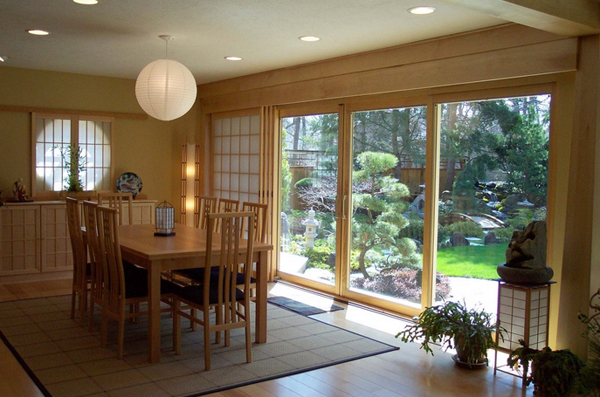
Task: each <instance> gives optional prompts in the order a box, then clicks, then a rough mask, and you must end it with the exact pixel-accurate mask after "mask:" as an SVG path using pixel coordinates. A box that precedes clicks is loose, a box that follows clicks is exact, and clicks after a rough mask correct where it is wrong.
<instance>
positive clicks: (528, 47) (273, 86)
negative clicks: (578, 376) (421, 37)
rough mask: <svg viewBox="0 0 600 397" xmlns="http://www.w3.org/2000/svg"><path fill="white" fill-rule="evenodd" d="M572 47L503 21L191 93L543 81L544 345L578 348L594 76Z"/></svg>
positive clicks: (272, 101) (355, 97) (418, 91)
mask: <svg viewBox="0 0 600 397" xmlns="http://www.w3.org/2000/svg"><path fill="white" fill-rule="evenodd" d="M596 39H597V38H596ZM594 43H596V42H595V41H594V39H593V38H592V39H591V41H590V39H589V38H586V39H585V44H586V45H585V46H583V48H584V49H583V50H584V51H586V54H589V56H590V57H592V58H593V57H597V56H598V53H597V46H598V45H597V43H596V44H594ZM581 48H582V47H580V43H579V41H578V39H577V38H566V37H561V36H556V35H552V34H549V33H545V32H541V31H539V30H535V29H531V28H527V27H524V26H519V25H508V26H501V27H497V28H492V29H485V30H482V31H478V32H473V33H469V34H462V35H456V36H451V37H447V38H440V39H437V40H429V41H425V42H422V43H414V44H411V45H406V46H400V47H396V48H390V49H386V50H381V51H373V52H369V53H364V54H357V55H355V56H349V57H343V58H339V59H335V60H330V61H324V62H318V63H314V64H310V65H301V66H297V67H292V68H288V69H282V70H276V71H271V72H268V73H262V74H257V75H253V76H246V77H241V78H237V79H231V80H227V81H222V82H217V83H211V84H207V85H205V86H200V87H199V95H200V96H201V103H202V105H203V113H205V114H207V115H209V114H210V113H212V112H223V111H231V110H237V109H249V108H254V107H260V106H262V107H264V108H270V107H272V106H275V108H277V107H279V106H281V105H289V104H295V105H301V104H302V105H303V106H304V105H306V106H309V105H310V104H311V103H317V102H320V103H345V104H351V103H353V102H357V101H371V102H376V103H380V104H383V105H382V106H386V105H385V103H390V101H394V100H396V101H398V100H402V99H403V98H411V97H426V98H429V99H428V100H431V101H434V100H465V99H469V98H467V97H464V95H481V93H484V94H483V95H486V94H488V95H490V97H497V96H495V95H502V93H512V94H511V95H514V93H515V92H518V90H519V89H521V88H522V87H525V86H527V85H531V84H539V85H540V86H544V88H543V89H544V90H547V89H548V87H550V90H551V92H552V94H553V108H552V127H551V128H552V131H551V140H552V141H551V149H550V150H551V159H550V162H551V164H550V175H549V179H550V182H549V184H550V186H549V187H550V189H549V219H548V224H549V247H548V248H549V261H550V265H551V266H552V267H553V268H554V270H555V277H554V281H557V284H555V285H554V286H553V287H552V294H553V295H552V302H551V313H552V314H551V322H550V324H551V333H550V345H551V346H552V347H553V348H571V349H572V350H574V351H576V352H577V353H579V354H581V355H585V353H586V343H585V340H584V339H583V338H581V336H580V331H581V330H582V326H581V324H579V323H578V320H577V311H578V310H585V309H586V301H587V298H588V297H589V296H590V294H591V293H592V292H594V291H595V290H596V289H597V288H598V287H600V285H598V286H595V287H594V286H591V287H588V286H590V285H592V284H593V282H594V280H596V281H597V280H598V279H599V274H600V265H599V264H598V263H594V262H593V261H592V245H593V240H592V236H593V235H596V236H597V235H598V231H599V230H600V225H597V222H596V223H593V222H592V216H591V215H592V214H594V211H593V210H594V196H593V193H591V190H592V189H589V188H583V186H584V185H585V183H587V184H588V185H587V186H593V185H594V181H595V180H597V179H598V177H596V176H595V175H594V169H595V167H596V166H595V158H596V157H598V156H596V155H595V145H596V143H595V139H594V138H595V134H596V131H597V129H598V126H597V121H596V117H595V113H596V112H597V111H598V109H599V106H598V99H597V98H596V94H595V93H594V89H595V88H596V87H597V81H596V79H597V78H596V79H592V80H590V79H589V77H590V76H589V75H586V74H583V75H582V73H581V71H580V70H578V61H579V60H580V59H581V56H582V53H581V52H580V51H581ZM590 51H591V53H590ZM596 61H597V60H596ZM590 70H593V69H590ZM596 70H597V69H596ZM586 73H588V72H586ZM596 74H597V73H596ZM582 79H583V80H582ZM577 81H588V82H589V83H588V87H592V88H594V89H592V90H590V91H586V92H584V91H583V87H585V86H586V85H585V83H584V84H581V83H577ZM473 91H478V92H479V93H478V94H477V93H476V94H473ZM479 98H481V97H479ZM334 101H335V102H334ZM582 103H585V104H586V106H585V108H584V107H582V106H581V105H582ZM590 112H592V113H593V117H592V115H590V114H589V113H590ZM571 148H572V149H571ZM275 166H276V165H275ZM575 175H578V176H579V177H578V178H577V180H575V179H574V176H575ZM596 185H597V183H596ZM273 191H274V192H276V191H277V189H276V188H273ZM267 194H268V193H267ZM274 194H275V193H274ZM275 201H276V200H275ZM596 218H597V217H596ZM595 256H596V257H597V256H598V254H597V253H596V255H595ZM559 322H560V324H561V325H560V327H559Z"/></svg>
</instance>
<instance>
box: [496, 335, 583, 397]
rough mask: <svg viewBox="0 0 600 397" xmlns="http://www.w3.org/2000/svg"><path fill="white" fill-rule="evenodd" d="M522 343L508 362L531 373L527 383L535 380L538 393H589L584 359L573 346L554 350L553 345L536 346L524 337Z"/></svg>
mask: <svg viewBox="0 0 600 397" xmlns="http://www.w3.org/2000/svg"><path fill="white" fill-rule="evenodd" d="M519 343H520V344H521V347H518V348H517V349H515V350H513V351H512V352H511V353H510V355H509V356H508V365H510V366H511V367H513V368H519V367H520V368H521V371H522V373H523V374H527V375H526V376H527V378H526V384H527V385H529V384H531V383H533V385H534V388H535V389H534V393H535V394H538V395H540V396H542V397H566V396H570V395H572V394H573V393H585V390H584V387H583V384H582V382H581V380H582V377H581V373H582V370H583V368H584V363H583V361H581V359H580V358H579V357H578V356H577V355H576V354H575V353H573V352H571V351H570V350H569V349H563V350H552V349H551V348H549V347H544V348H543V349H541V350H537V349H532V348H530V347H529V346H527V344H526V343H525V341H524V340H522V339H521V340H519ZM530 366H531V373H529V367H530Z"/></svg>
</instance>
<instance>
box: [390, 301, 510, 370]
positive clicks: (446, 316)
mask: <svg viewBox="0 0 600 397" xmlns="http://www.w3.org/2000/svg"><path fill="white" fill-rule="evenodd" d="M494 332H499V336H500V337H502V330H501V328H500V327H498V326H497V324H496V323H495V321H494V320H493V316H492V315H491V314H490V313H487V312H486V311H485V310H478V309H467V307H466V304H465V303H464V302H463V303H460V302H450V301H449V302H444V303H443V304H440V305H436V306H431V307H427V308H426V309H425V310H424V311H423V312H422V313H421V314H420V315H419V316H418V317H417V318H416V322H415V324H413V325H410V326H408V327H406V328H405V329H404V330H403V331H401V332H398V334H397V335H396V338H400V339H401V340H402V341H403V342H413V341H415V340H418V341H419V342H420V343H421V348H422V349H424V350H425V351H426V352H427V353H431V355H433V350H432V349H431V346H430V343H437V342H439V343H440V344H441V345H442V347H445V350H448V349H453V348H455V349H456V353H457V354H456V356H455V357H454V360H455V361H456V363H457V364H458V365H464V366H467V367H468V368H474V367H482V366H486V365H487V363H488V360H487V352H488V349H493V348H496V347H497V345H496V342H495V340H494Z"/></svg>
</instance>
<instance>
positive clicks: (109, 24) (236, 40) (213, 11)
mask: <svg viewBox="0 0 600 397" xmlns="http://www.w3.org/2000/svg"><path fill="white" fill-rule="evenodd" d="M99 1H100V2H99V4H98V5H95V6H85V5H78V4H75V3H73V1H72V0H43V1H42V0H0V56H7V57H8V59H7V61H6V62H3V63H1V62H0V67H18V68H29V69H42V70H52V71H63V72H72V73H83V74H91V75H101V76H111V77H123V78H130V79H135V78H136V77H137V75H138V73H139V72H140V70H141V69H142V68H143V67H144V66H145V65H146V64H148V63H149V62H151V61H154V60H156V59H159V58H164V57H165V52H166V43H165V42H164V41H163V40H161V39H159V38H158V36H159V35H164V34H167V35H171V36H173V40H171V41H170V42H169V44H168V45H169V50H168V57H169V58H170V59H174V60H177V61H179V62H181V63H183V64H184V65H185V66H187V67H188V68H189V69H190V70H191V71H192V73H193V74H194V76H195V78H196V81H197V83H198V84H202V83H208V82H212V81H218V80H223V79H227V78H232V77H238V76H243V75H248V74H253V73H258V72H263V71H267V70H272V69H279V68H284V67H289V66H293V65H298V64H303V63H308V62H315V61H319V60H324V59H329V58H335V57H339V56H344V55H349V54H354V53H359V52H363V51H368V50H375V49H380V48H385V47H391V46H396V45H400V44H406V43H411V42H415V41H420V40H426V39H430V38H434V37H439V36H444V35H449V34H454V33H460V32H466V31H470V30H474V29H479V28H485V27H489V26H494V25H498V24H503V23H506V22H507V21H505V20H502V19H499V18H494V17H491V16H488V15H486V14H483V13H480V12H477V11H473V10H471V9H467V8H463V7H461V6H459V5H451V4H450V3H449V2H447V1H444V0H427V1H425V3H426V4H427V5H431V6H433V7H436V8H437V11H436V12H435V13H433V14H431V15H426V16H416V15H412V14H410V13H409V12H408V11H407V10H408V9H409V8H410V7H413V6H417V5H422V4H423V1H421V0H99ZM473 1H479V0H473ZM32 28H36V29H44V30H48V31H50V35H49V36H43V37H37V36H32V35H30V34H28V33H26V30H27V29H32ZM303 35H315V36H319V37H321V41H318V42H314V43H306V42H302V41H300V40H298V37H299V36H303ZM228 55H237V56H240V57H242V58H243V60H242V61H239V62H231V61H226V60H225V59H224V57H225V56H228Z"/></svg>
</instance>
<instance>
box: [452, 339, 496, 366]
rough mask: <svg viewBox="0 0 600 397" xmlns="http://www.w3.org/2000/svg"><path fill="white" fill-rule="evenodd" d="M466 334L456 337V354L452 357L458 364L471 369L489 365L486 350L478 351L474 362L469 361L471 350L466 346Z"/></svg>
mask: <svg viewBox="0 0 600 397" xmlns="http://www.w3.org/2000/svg"><path fill="white" fill-rule="evenodd" d="M464 339H465V337H464V336H462V335H461V336H456V337H454V347H455V349H456V355H455V356H454V357H452V359H453V360H454V362H455V363H456V365H458V366H460V367H465V368H469V369H475V368H483V367H487V364H488V360H487V358H486V354H485V353H486V352H484V351H481V352H476V354H475V356H476V357H477V358H476V359H475V361H474V362H471V363H469V351H468V349H466V348H465V345H466V343H465V342H464Z"/></svg>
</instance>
